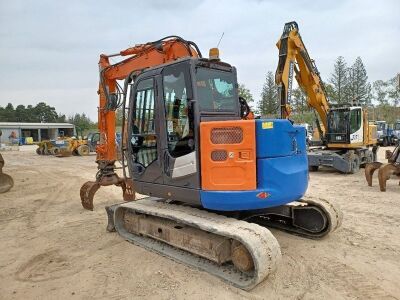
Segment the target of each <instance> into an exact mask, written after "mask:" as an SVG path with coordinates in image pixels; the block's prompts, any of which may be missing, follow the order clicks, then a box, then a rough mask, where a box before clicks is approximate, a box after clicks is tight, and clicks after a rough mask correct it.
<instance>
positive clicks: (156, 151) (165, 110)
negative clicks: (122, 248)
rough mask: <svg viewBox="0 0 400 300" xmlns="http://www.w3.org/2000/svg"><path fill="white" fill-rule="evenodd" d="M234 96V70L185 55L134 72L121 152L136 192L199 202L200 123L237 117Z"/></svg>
mask: <svg viewBox="0 0 400 300" xmlns="http://www.w3.org/2000/svg"><path fill="white" fill-rule="evenodd" d="M238 98H239V97H238V94H237V80H236V70H235V68H234V67H232V66H230V65H228V64H226V63H222V62H218V61H210V60H206V59H197V58H187V59H183V60H181V61H179V62H173V63H170V64H167V65H162V66H160V67H155V68H153V69H150V70H147V71H146V72H144V73H142V74H141V75H139V76H138V77H137V78H136V79H135V82H134V84H133V85H132V87H131V91H130V97H129V99H130V102H129V111H130V114H129V118H128V124H129V125H128V137H129V139H128V140H129V143H128V145H127V146H128V147H127V155H126V157H127V162H128V166H129V170H130V173H131V176H132V178H133V180H134V182H135V189H136V191H137V192H139V193H142V194H147V195H152V196H158V197H164V198H165V197H166V198H173V199H174V200H178V201H179V200H181V201H185V202H188V201H189V202H191V203H193V204H200V189H201V173H200V172H199V169H200V152H201V151H199V150H200V144H201V141H200V134H199V133H200V123H201V122H202V121H205V120H207V121H229V120H230V121H233V120H237V121H239V120H241V116H242V114H243V113H244V112H243V111H241V106H240V104H239V101H238ZM253 150H254V149H253ZM252 159H254V158H252ZM254 172H255V170H254Z"/></svg>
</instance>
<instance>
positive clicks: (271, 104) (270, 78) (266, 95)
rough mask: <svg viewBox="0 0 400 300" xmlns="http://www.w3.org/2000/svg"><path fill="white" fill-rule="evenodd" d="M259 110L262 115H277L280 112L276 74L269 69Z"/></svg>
mask: <svg viewBox="0 0 400 300" xmlns="http://www.w3.org/2000/svg"><path fill="white" fill-rule="evenodd" d="M258 110H259V112H260V114H261V115H262V116H267V115H268V116H276V115H277V114H278V110H279V104H278V90H277V87H276V85H275V78H274V74H273V73H272V72H271V71H268V73H267V75H266V77H265V82H264V85H263V89H262V92H261V100H260V102H259V104H258Z"/></svg>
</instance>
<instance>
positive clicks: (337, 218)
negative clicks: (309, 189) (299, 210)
mask: <svg viewBox="0 0 400 300" xmlns="http://www.w3.org/2000/svg"><path fill="white" fill-rule="evenodd" d="M300 202H304V203H307V204H311V205H315V206H317V207H319V208H321V209H322V210H324V211H325V212H326V213H327V216H328V220H329V228H328V230H327V231H326V233H325V234H324V236H325V235H327V234H329V233H331V232H333V231H335V230H336V229H338V228H339V227H340V226H341V225H342V222H343V213H342V210H341V209H340V207H339V205H337V204H333V203H332V202H329V201H328V200H326V199H323V198H315V197H310V196H305V197H304V198H302V199H301V200H300Z"/></svg>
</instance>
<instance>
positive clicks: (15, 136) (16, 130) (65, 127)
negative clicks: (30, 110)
mask: <svg viewBox="0 0 400 300" xmlns="http://www.w3.org/2000/svg"><path fill="white" fill-rule="evenodd" d="M0 130H1V131H2V136H1V137H0V142H1V143H12V144H25V143H26V141H27V139H26V138H31V139H28V141H29V140H32V141H33V142H40V141H42V140H53V139H57V138H58V137H63V136H74V135H76V131H75V126H74V124H70V123H19V122H0Z"/></svg>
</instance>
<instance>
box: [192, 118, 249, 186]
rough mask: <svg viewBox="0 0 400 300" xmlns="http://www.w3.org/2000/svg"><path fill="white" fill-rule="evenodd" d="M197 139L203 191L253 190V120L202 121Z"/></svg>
mask: <svg viewBox="0 0 400 300" xmlns="http://www.w3.org/2000/svg"><path fill="white" fill-rule="evenodd" d="M200 139H201V140H200V155H201V181H202V183H201V186H202V189H203V190H210V191H223V190H228V191H240V190H243V191H245V190H254V189H256V185H257V182H256V142H255V122H254V120H239V121H238V120H234V121H212V122H202V123H200Z"/></svg>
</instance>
